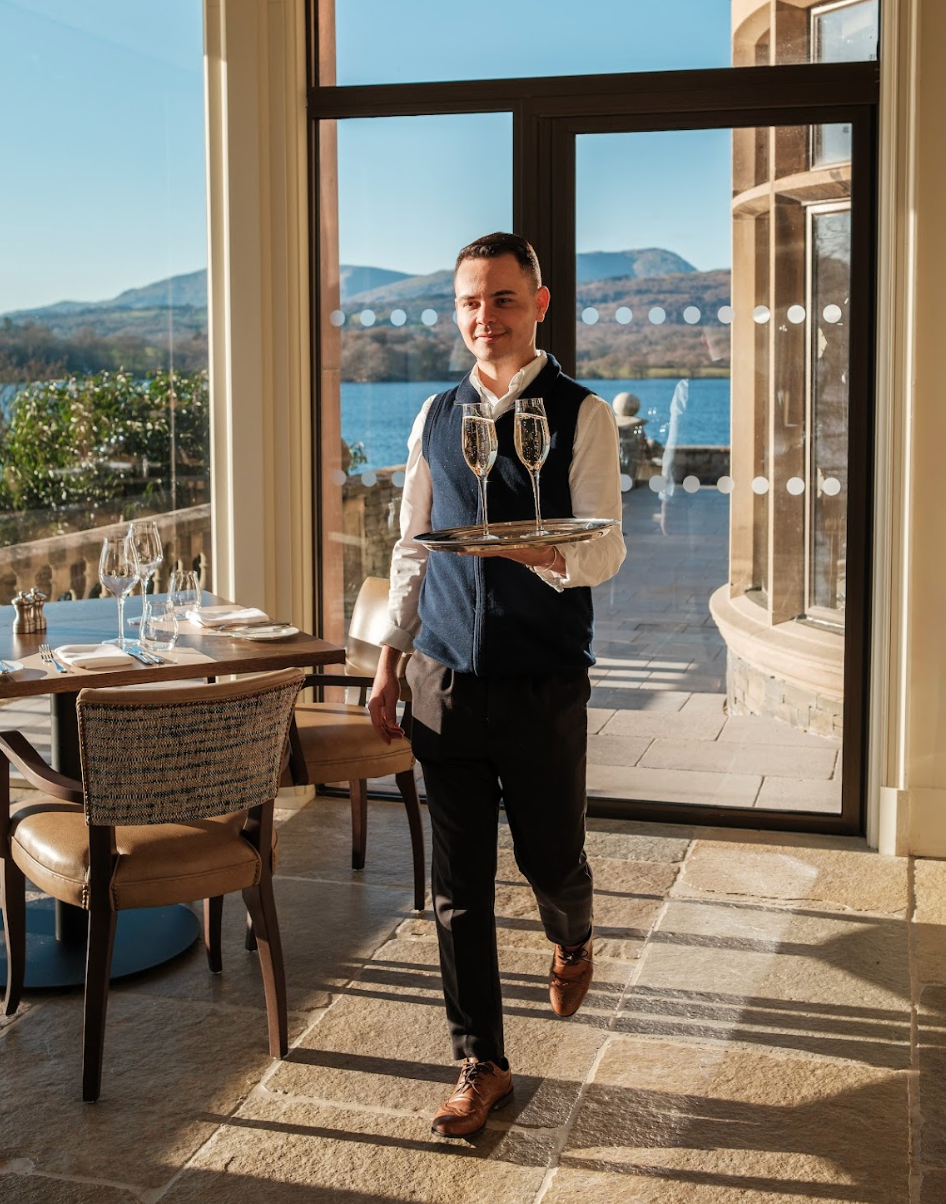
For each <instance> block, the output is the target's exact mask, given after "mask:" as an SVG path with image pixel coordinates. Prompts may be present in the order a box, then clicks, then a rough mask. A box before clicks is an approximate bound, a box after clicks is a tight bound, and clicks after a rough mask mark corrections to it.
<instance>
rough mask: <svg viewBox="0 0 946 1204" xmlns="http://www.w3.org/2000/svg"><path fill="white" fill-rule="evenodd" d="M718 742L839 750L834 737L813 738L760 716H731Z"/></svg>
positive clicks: (789, 726)
mask: <svg viewBox="0 0 946 1204" xmlns="http://www.w3.org/2000/svg"><path fill="white" fill-rule="evenodd" d="M719 738H720V740H739V741H742V742H745V743H755V742H762V743H765V744H790V745H792V746H794V747H798V748H840V747H841V741H840V740H839V739H838V738H837V737H836V736H815V735H813V734H811V733H810V732H800V731H799V730H798V729H797V728H794V727H792V726H791V724H789V723H782V722H781V721H780V720H778V719H767V718H765V717H764V716H762V715H733V716H731V717H730V718H728V719H727V720H726V723H725V725H724V727H723V730H722V731H721V732H720V734H719Z"/></svg>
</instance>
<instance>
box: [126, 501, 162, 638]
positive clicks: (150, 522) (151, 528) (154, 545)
mask: <svg viewBox="0 0 946 1204" xmlns="http://www.w3.org/2000/svg"><path fill="white" fill-rule="evenodd" d="M128 537H129V538H130V539H131V541H132V542H133V543H134V545H135V551H136V552H137V554H138V579H139V580H140V582H141V621H142V626H143V625H144V620H145V616H146V614H147V611H148V582H149V581H150V580H151V578H152V577H153V576H154V574H155V572H156V570H157V567H158V565H159V564H160V563H161V561H162V560H163V559H164V548H163V547H162V545H161V533H160V532H159V531H158V524H157V523H156V522H155V521H154V519H153V518H144V519H136V520H135V522H133V523H132V524H131V525H130V526H129V528H128ZM132 621H133V620H131V619H129V622H132Z"/></svg>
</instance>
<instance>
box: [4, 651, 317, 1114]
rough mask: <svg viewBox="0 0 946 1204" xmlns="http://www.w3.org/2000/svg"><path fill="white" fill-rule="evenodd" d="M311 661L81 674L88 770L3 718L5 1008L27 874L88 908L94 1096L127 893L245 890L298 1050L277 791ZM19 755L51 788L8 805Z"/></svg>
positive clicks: (12, 985) (17, 968)
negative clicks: (218, 677)
mask: <svg viewBox="0 0 946 1204" xmlns="http://www.w3.org/2000/svg"><path fill="white" fill-rule="evenodd" d="M304 676H305V675H304V673H303V671H302V670H301V669H283V670H281V671H280V672H277V673H266V674H259V675H256V676H253V677H249V678H242V679H240V680H238V681H234V682H219V683H215V684H212V685H205V684H202V683H201V684H187V685H181V686H178V687H172V688H166V687H164V688H162V687H154V688H149V687H147V686H141V687H136V688H135V689H134V690H123V689H90V690H82V691H81V692H80V694H79V696H78V700H77V702H76V710H77V713H78V720H79V747H80V756H81V762H82V782H81V783H80V782H77V781H75V780H73V779H72V778H67V777H64V776H63V775H61V774H58V773H55V772H53V770H51V769H49V767H48V766H47V765H46V764H45V762H44V761H43V760H42V758H41V757H40V755H39V753H37V752H36V751H35V749H33V748H32V747H31V746H30V744H29V743H28V742H27V741H26V739H25V738H24V737H23V736H22V735H20V733H19V732H3V733H0V751H2V753H3V754H4V756H5V760H4V761H0V866H2V885H3V919H4V925H5V930H6V944H7V954H8V958H7V965H8V970H7V985H6V995H5V999H4V1012H5V1014H6V1015H12V1013H13V1012H14V1011H15V1010H16V1007H17V1004H18V1002H19V998H20V993H21V991H22V987H23V973H24V961H25V951H26V933H25V927H26V926H25V902H24V887H25V883H24V876H26V877H28V878H29V879H30V881H31V882H33V883H35V884H36V886H38V887H39V888H40V889H41V890H44V891H46V892H47V893H48V894H50V895H52V896H53V897H54V898H56V899H60V900H62V901H63V902H65V903H70V904H72V905H74V906H76V907H81V908H85V909H86V910H87V911H88V913H89V938H88V939H89V944H88V955H87V964H86V979H85V1025H84V1033H83V1048H82V1098H83V1099H85V1100H95V1099H98V1096H99V1091H100V1088H101V1078H102V1050H103V1045H104V1037H105V1011H106V1005H107V1002H108V981H109V970H110V967H111V958H112V945H113V940H114V935H115V923H116V917H117V913H118V911H120V910H123V909H125V908H135V907H158V906H164V905H167V904H173V903H186V902H191V901H193V900H196V899H205V900H206V899H212V898H222V896H223V895H225V894H228V893H229V892H231V891H237V890H239V891H241V892H242V894H243V899H244V902H245V903H246V906H247V909H248V911H249V913H250V915H251V916H252V919H253V927H254V931H255V934H256V939H257V947H258V949H259V953H260V967H261V969H262V974H263V985H264V991H265V996H266V1012H267V1017H268V1025H269V1048H270V1053H271V1054H272V1056H273V1057H282V1056H283V1055H284V1054H285V1053H286V1050H287V1048H288V1038H287V1020H286V986H285V975H284V971H283V962H282V951H281V945H280V940H279V926H278V923H277V919H276V908H275V902H274V899H273V884H272V871H273V799H274V798H275V795H276V792H277V790H278V787H279V778H280V774H281V772H282V769H283V766H284V764H285V752H286V744H287V740H288V735H289V726H290V723H291V721H292V711H293V707H294V705H295V701H296V695H297V694H298V692H299V689H300V687H301V685H302V681H303V678H304ZM11 762H12V763H13V764H14V765H16V767H17V768H18V769H19V771H20V772H21V773H22V775H23V776H24V777H25V778H26V779H27V780H28V781H29V782H30V783H32V785H33V786H35V787H36V788H37V790H39V791H42V793H41V794H40V795H39V797H38V798H35V799H31V800H27V801H25V802H22V803H20V804H18V806H17V807H15V808H14V809H13V811H12V813H11V811H10V774H9V767H10V763H11ZM206 922H207V928H208V930H209V928H210V926H211V921H210V920H209V919H207V921H206ZM217 927H218V930H219V917H217ZM212 961H213V959H212V958H211V962H212Z"/></svg>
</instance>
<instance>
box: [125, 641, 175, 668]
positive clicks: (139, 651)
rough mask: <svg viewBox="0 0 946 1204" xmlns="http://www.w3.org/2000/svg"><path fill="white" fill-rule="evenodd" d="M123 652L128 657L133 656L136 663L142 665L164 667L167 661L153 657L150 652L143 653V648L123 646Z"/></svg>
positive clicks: (129, 645)
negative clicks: (139, 662) (138, 662)
mask: <svg viewBox="0 0 946 1204" xmlns="http://www.w3.org/2000/svg"><path fill="white" fill-rule="evenodd" d="M125 651H126V652H127V653H128V655H129V656H133V657H134V658H135V660H136V661H141V663H142V664H143V665H166V664H167V661H166V660H164V658H163V657H160V656H155V655H154V654H153V653H152V652H145V650H144V649H143V648H139V647H137V646H134V647H133V646H132V645H131V644H126V645H125Z"/></svg>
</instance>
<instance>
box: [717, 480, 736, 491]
mask: <svg viewBox="0 0 946 1204" xmlns="http://www.w3.org/2000/svg"><path fill="white" fill-rule="evenodd" d="M733 484H734V482H733V479H732V477H720V478H719V480H718V481H717V482H716V488H717V489H718V490H719V492H720V493H732V491H733Z"/></svg>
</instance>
